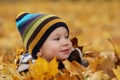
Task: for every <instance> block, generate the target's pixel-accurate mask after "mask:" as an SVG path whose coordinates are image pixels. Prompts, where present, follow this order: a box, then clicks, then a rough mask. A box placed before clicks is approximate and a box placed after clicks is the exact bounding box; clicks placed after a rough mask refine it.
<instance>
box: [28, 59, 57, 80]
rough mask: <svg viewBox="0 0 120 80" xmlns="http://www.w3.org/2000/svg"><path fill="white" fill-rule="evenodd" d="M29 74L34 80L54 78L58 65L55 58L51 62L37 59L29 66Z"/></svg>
mask: <svg viewBox="0 0 120 80" xmlns="http://www.w3.org/2000/svg"><path fill="white" fill-rule="evenodd" d="M29 70H30V74H31V76H32V77H33V79H34V80H44V79H49V78H51V77H54V76H55V75H56V74H57V73H58V63H57V61H56V58H54V59H53V60H52V61H51V62H47V61H46V60H45V59H43V58H41V57H38V59H37V60H36V61H35V63H34V64H31V65H30V69H29Z"/></svg>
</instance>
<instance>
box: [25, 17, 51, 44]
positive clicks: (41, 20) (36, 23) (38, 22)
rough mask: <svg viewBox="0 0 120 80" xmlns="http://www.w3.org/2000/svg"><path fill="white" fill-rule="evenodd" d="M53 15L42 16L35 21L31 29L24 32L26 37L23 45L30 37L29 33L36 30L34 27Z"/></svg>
mask: <svg viewBox="0 0 120 80" xmlns="http://www.w3.org/2000/svg"><path fill="white" fill-rule="evenodd" d="M52 16H53V15H46V16H44V17H42V18H40V19H39V20H38V21H37V22H35V24H34V25H33V26H32V27H31V29H30V30H29V32H28V33H27V34H26V37H25V39H24V45H25V46H26V45H27V42H28V40H29V39H30V37H31V35H32V34H33V33H34V31H35V30H36V28H37V27H38V26H39V24H41V23H42V22H43V21H44V20H45V19H47V18H49V17H52Z"/></svg>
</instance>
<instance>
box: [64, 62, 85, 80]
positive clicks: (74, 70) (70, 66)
mask: <svg viewBox="0 0 120 80" xmlns="http://www.w3.org/2000/svg"><path fill="white" fill-rule="evenodd" d="M63 64H64V65H65V68H66V69H67V70H68V71H69V72H70V75H74V76H77V77H78V78H79V79H80V80H82V79H83V75H82V73H81V72H82V71H86V68H85V67H84V66H82V65H80V64H79V63H77V62H76V61H72V62H69V61H68V60H65V61H63Z"/></svg>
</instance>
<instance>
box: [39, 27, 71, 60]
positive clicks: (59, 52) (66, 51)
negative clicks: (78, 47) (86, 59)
mask: <svg viewBox="0 0 120 80" xmlns="http://www.w3.org/2000/svg"><path fill="white" fill-rule="evenodd" d="M71 51H72V43H71V41H70V39H69V34H68V32H67V30H66V28H64V27H58V28H56V29H55V30H54V31H53V32H52V33H51V34H50V35H49V37H48V38H47V39H46V41H45V42H44V44H43V45H42V47H41V48H40V53H41V57H43V58H45V59H46V60H47V61H51V60H52V59H53V58H54V57H56V58H57V59H58V60H64V59H66V58H68V57H69V55H70V53H71Z"/></svg>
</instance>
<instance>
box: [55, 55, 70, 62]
mask: <svg viewBox="0 0 120 80" xmlns="http://www.w3.org/2000/svg"><path fill="white" fill-rule="evenodd" d="M68 57H69V55H68V56H63V57H61V58H58V59H57V60H63V61H64V60H66V59H68Z"/></svg>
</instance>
